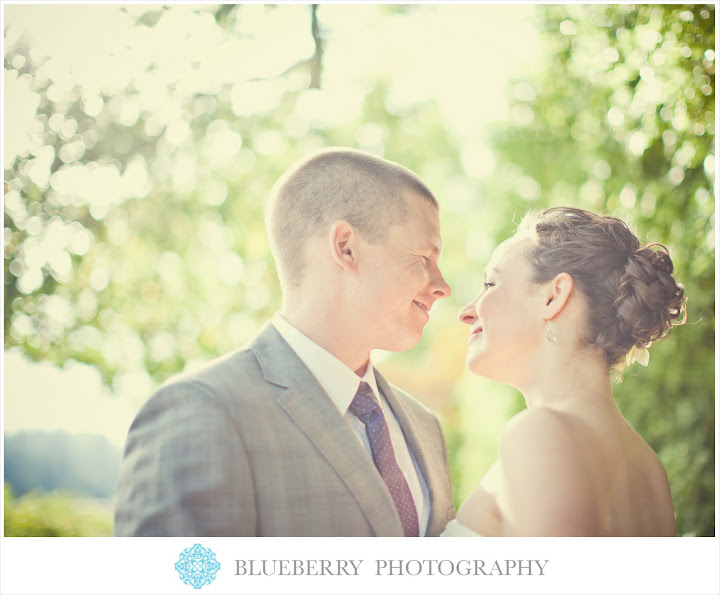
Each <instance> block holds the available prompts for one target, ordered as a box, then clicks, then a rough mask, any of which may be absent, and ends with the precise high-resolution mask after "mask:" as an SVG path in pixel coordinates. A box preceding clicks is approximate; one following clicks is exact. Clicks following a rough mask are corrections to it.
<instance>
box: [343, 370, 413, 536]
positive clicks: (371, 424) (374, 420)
mask: <svg viewBox="0 0 720 595" xmlns="http://www.w3.org/2000/svg"><path fill="white" fill-rule="evenodd" d="M350 411H351V412H352V413H354V414H355V415H356V416H357V418H358V419H359V420H360V421H361V422H362V423H363V424H365V432H366V433H367V437H368V441H369V442H370V450H371V452H372V457H373V461H375V466H376V467H377V469H378V471H379V472H380V476H381V477H382V478H383V481H384V482H385V485H386V486H387V488H388V490H389V491H390V495H391V496H392V499H393V501H394V502H395V508H397V511H398V514H399V515H400V522H401V523H402V527H403V532H404V533H405V537H417V536H418V535H419V533H420V528H419V526H418V515H417V509H416V508H415V501H414V500H413V497H412V494H411V493H410V488H409V487H408V484H407V481H406V480H405V476H404V475H403V472H402V471H401V470H400V466H399V465H398V463H397V459H396V458H395V451H394V450H393V447H392V442H391V441H390V430H388V425H387V422H386V421H385V416H384V415H383V412H382V409H380V403H378V400H377V399H376V398H375V394H374V393H373V391H372V389H371V388H370V385H369V384H368V383H367V382H361V383H360V386H359V387H358V390H357V393H355V398H354V399H353V401H352V403H350Z"/></svg>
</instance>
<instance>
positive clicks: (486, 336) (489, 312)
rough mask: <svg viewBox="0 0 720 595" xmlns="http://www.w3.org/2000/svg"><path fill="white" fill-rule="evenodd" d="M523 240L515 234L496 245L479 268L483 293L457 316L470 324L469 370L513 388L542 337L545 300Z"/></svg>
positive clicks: (531, 361) (530, 360)
mask: <svg viewBox="0 0 720 595" xmlns="http://www.w3.org/2000/svg"><path fill="white" fill-rule="evenodd" d="M527 242H528V240H527V239H526V238H522V237H513V238H510V239H509V240H506V241H505V242H503V243H502V244H500V245H499V246H498V247H497V248H496V249H495V252H494V253H493V256H492V258H491V259H490V262H489V263H488V265H487V268H486V269H485V271H484V272H483V278H482V281H483V288H482V292H481V293H480V295H478V296H477V297H476V298H475V299H474V300H472V301H471V302H470V303H469V304H468V305H467V306H465V308H463V309H462V310H461V311H460V314H459V318H460V320H461V321H462V322H464V323H465V324H468V325H469V326H470V336H469V338H468V355H467V360H466V363H467V366H468V368H469V369H470V371H471V372H473V373H474V374H478V375H480V376H484V377H486V378H489V379H491V380H496V381H499V382H504V383H507V384H511V385H513V386H518V385H520V384H522V383H523V381H524V379H523V376H524V375H525V374H527V370H528V369H530V368H532V363H533V361H534V359H533V358H534V356H535V354H536V353H537V351H538V350H539V348H540V345H541V344H542V340H543V337H544V324H545V321H544V319H543V316H542V312H543V309H542V307H543V306H544V303H543V302H544V300H543V298H542V295H541V292H540V287H541V286H540V285H536V284H534V283H532V282H531V281H530V273H531V271H530V265H529V263H528V262H527V260H526V258H525V256H524V255H523V250H524V249H525V248H526V247H527Z"/></svg>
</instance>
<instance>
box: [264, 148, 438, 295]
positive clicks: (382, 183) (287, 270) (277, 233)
mask: <svg viewBox="0 0 720 595" xmlns="http://www.w3.org/2000/svg"><path fill="white" fill-rule="evenodd" d="M409 195H417V196H420V197H422V198H424V199H425V200H427V201H428V202H429V203H431V204H432V205H433V206H434V207H435V208H437V207H438V203H437V200H436V199H435V197H434V196H433V194H432V192H430V189H429V188H428V187H427V186H426V185H425V183H424V182H423V181H422V180H421V179H420V178H419V177H418V176H417V175H416V174H414V173H413V172H411V171H410V170H409V169H407V168H405V167H403V166H402V165H399V164H397V163H394V162H392V161H388V160H386V159H382V158H381V157H376V156H374V155H369V154H367V153H363V152H361V151H356V150H354V149H347V148H329V149H324V150H322V151H320V152H317V153H314V154H313V155H311V156H310V157H307V158H305V159H302V160H301V161H299V162H297V163H296V164H295V165H293V166H292V167H291V168H290V169H289V170H288V171H286V172H285V173H284V174H283V175H282V176H281V177H280V179H279V180H278V181H277V182H276V183H275V185H274V186H273V189H272V192H271V194H270V200H269V203H268V207H267V212H266V223H267V229H268V234H269V237H270V247H271V250H272V252H273V256H274V257H275V262H276V265H277V269H278V274H279V277H280V283H281V285H282V286H283V288H285V287H287V286H289V285H290V284H292V283H296V282H298V281H299V280H300V279H301V278H302V275H303V272H304V270H305V266H306V262H305V258H304V256H305V243H306V241H307V239H308V238H311V237H314V236H317V235H320V234H322V233H325V232H326V231H327V230H328V229H329V228H330V226H331V225H332V224H333V223H334V222H335V221H340V220H345V221H347V222H348V223H350V224H351V225H352V226H353V227H354V228H355V229H356V230H357V231H358V232H359V233H360V234H361V235H362V237H363V238H364V239H365V240H366V241H368V242H371V243H380V242H382V241H384V240H385V239H386V237H387V231H388V229H389V227H390V226H391V225H395V224H402V223H404V222H405V221H406V220H407V215H408V206H407V204H406V198H407V196H409Z"/></svg>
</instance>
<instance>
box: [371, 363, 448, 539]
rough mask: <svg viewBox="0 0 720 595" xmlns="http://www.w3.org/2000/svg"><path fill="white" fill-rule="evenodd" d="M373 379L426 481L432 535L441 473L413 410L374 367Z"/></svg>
mask: <svg viewBox="0 0 720 595" xmlns="http://www.w3.org/2000/svg"><path fill="white" fill-rule="evenodd" d="M375 379H376V380H377V385H378V388H379V389H380V391H381V392H382V394H383V396H384V397H385V400H386V401H387V402H388V405H390V407H391V408H392V410H393V413H394V414H395V417H396V418H397V420H398V422H399V423H400V427H401V428H402V431H403V435H404V436H405V441H406V442H407V445H408V448H409V449H410V450H411V451H412V454H413V455H414V457H415V460H416V461H417V464H418V467H420V472H421V473H422V475H423V478H424V479H425V482H426V483H427V486H428V492H429V494H430V518H429V519H428V525H427V530H426V535H432V534H434V533H433V528H434V526H435V524H436V523H437V522H438V518H439V517H438V515H439V513H440V511H438V510H436V509H437V507H436V506H434V505H433V499H434V496H435V494H436V493H437V491H438V490H441V489H443V488H442V486H441V485H440V483H439V482H438V478H439V477H441V475H438V473H441V472H439V471H438V467H437V463H438V462H437V461H433V460H429V459H428V456H427V448H425V447H424V446H423V444H422V442H421V439H420V435H419V423H418V420H417V419H416V417H415V415H413V412H412V411H410V410H409V409H408V408H407V407H406V406H405V405H404V404H403V403H402V402H401V401H400V399H399V398H398V396H397V394H396V393H395V391H394V390H393V389H392V387H391V386H390V384H389V383H388V382H387V380H385V378H383V376H382V374H380V372H379V371H378V370H377V369H375ZM441 522H442V521H441Z"/></svg>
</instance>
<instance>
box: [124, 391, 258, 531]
mask: <svg viewBox="0 0 720 595" xmlns="http://www.w3.org/2000/svg"><path fill="white" fill-rule="evenodd" d="M256 527H257V511H256V503H255V490H254V486H253V480H252V470H251V467H250V463H249V459H248V456H247V452H246V449H245V446H244V444H243V442H242V438H241V436H240V433H239V431H238V428H237V427H236V426H235V424H234V422H233V419H232V417H231V416H230V415H229V413H228V412H227V410H226V409H225V407H224V406H223V404H222V403H221V402H220V401H219V400H218V399H216V398H215V397H214V396H213V395H212V393H211V392H210V391H209V390H208V389H206V388H205V387H203V386H202V385H200V384H198V383H197V382H192V381H186V382H179V383H176V384H172V385H169V386H166V387H163V388H161V389H160V390H159V391H158V392H157V393H155V394H154V395H153V396H152V397H151V398H150V399H149V400H148V402H147V403H146V404H145V406H144V407H143V408H142V409H141V411H140V413H139V414H138V416H137V417H136V418H135V421H134V422H133V424H132V426H131V427H130V431H129V432H128V438H127V442H126V447H125V454H124V457H123V461H122V463H121V465H120V473H119V478H118V489H117V495H116V505H115V534H116V535H119V536H251V535H255V534H256V532H257V529H256Z"/></svg>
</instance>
